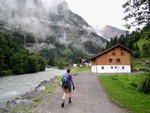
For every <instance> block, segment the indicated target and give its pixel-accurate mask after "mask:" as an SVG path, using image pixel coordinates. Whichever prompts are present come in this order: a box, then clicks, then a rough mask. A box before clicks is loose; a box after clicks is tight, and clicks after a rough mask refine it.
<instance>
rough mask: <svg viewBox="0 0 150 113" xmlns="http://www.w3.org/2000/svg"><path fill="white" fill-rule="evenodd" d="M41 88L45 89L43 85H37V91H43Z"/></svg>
mask: <svg viewBox="0 0 150 113" xmlns="http://www.w3.org/2000/svg"><path fill="white" fill-rule="evenodd" d="M43 90H45V86H39V87H38V88H37V92H39V91H43Z"/></svg>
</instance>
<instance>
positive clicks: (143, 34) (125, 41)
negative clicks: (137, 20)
mask: <svg viewBox="0 0 150 113" xmlns="http://www.w3.org/2000/svg"><path fill="white" fill-rule="evenodd" d="M118 43H120V44H122V45H124V46H126V47H128V48H129V49H131V50H132V57H134V58H140V57H149V56H150V25H149V24H147V26H145V27H144V28H143V29H142V30H139V31H133V32H132V33H131V34H127V35H126V36H124V35H121V36H120V37H115V38H111V40H110V42H107V45H106V49H107V48H109V47H111V46H114V45H115V44H118Z"/></svg>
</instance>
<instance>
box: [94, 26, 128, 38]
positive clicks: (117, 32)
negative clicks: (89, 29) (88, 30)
mask: <svg viewBox="0 0 150 113" xmlns="http://www.w3.org/2000/svg"><path fill="white" fill-rule="evenodd" d="M127 32H128V31H125V30H121V29H118V28H116V27H113V26H110V25H106V26H104V27H103V28H102V29H97V33H98V34H100V35H101V36H102V37H104V38H105V39H107V40H110V39H111V38H114V37H116V36H117V37H119V36H121V35H126V33H127Z"/></svg>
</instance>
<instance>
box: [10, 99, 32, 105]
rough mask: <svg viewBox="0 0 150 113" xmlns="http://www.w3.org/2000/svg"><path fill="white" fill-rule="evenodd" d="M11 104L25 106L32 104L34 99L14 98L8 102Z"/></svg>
mask: <svg viewBox="0 0 150 113" xmlns="http://www.w3.org/2000/svg"><path fill="white" fill-rule="evenodd" d="M8 104H9V105H12V106H14V105H24V106H32V105H33V102H32V100H29V99H16V100H12V101H10V102H9V103H8Z"/></svg>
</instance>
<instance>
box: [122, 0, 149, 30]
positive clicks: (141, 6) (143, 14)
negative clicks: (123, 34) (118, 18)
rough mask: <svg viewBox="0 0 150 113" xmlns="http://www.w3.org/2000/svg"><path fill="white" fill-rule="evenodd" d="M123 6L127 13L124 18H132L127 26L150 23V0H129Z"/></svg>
mask: <svg viewBox="0 0 150 113" xmlns="http://www.w3.org/2000/svg"><path fill="white" fill-rule="evenodd" d="M123 8H124V12H125V13H126V15H125V17H124V20H126V21H129V20H130V23H129V24H127V25H126V27H127V28H130V27H131V26H137V25H141V24H148V23H149V20H150V16H149V12H150V1H149V0H127V2H126V3H125V4H123Z"/></svg>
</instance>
